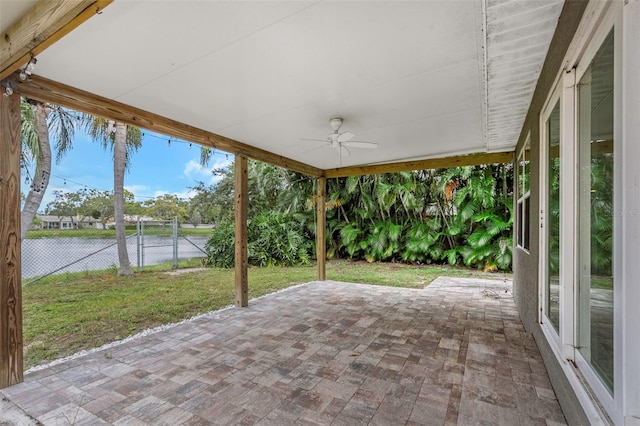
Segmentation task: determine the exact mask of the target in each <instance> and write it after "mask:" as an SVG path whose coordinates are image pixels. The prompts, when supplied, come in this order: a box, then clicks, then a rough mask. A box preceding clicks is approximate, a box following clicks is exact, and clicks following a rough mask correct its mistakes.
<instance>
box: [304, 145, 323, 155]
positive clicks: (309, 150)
mask: <svg viewBox="0 0 640 426" xmlns="http://www.w3.org/2000/svg"><path fill="white" fill-rule="evenodd" d="M324 148H326V146H324V145H318V146H316V147H313V148H309V149H305V150H304V151H302V154H308V153H310V152H313V151H318V150H320V149H324Z"/></svg>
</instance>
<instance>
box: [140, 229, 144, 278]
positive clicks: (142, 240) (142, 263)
mask: <svg viewBox="0 0 640 426" xmlns="http://www.w3.org/2000/svg"><path fill="white" fill-rule="evenodd" d="M140 263H141V265H140V268H142V269H144V220H141V221H140Z"/></svg>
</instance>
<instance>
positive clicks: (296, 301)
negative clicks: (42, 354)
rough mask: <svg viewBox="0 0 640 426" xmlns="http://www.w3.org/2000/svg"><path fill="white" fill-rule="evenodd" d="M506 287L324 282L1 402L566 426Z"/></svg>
mask: <svg viewBox="0 0 640 426" xmlns="http://www.w3.org/2000/svg"><path fill="white" fill-rule="evenodd" d="M505 289H508V290H509V291H510V283H508V282H507V283H504V282H502V281H490V280H478V279H464V278H456V279H454V278H439V279H438V280H436V281H435V282H434V283H432V284H431V285H430V286H428V287H427V288H425V289H422V290H411V289H401V288H390V287H381V286H371V285H360V284H344V283H337V282H331V281H328V282H312V283H309V284H305V285H303V286H298V287H294V288H291V289H288V290H285V291H282V292H279V293H276V294H272V295H269V296H266V297H263V298H260V299H257V300H253V301H251V303H250V307H249V308H248V309H235V308H230V309H225V310H222V311H218V312H215V313H211V314H208V315H206V316H203V317H199V318H197V319H195V320H193V321H189V322H186V323H182V324H179V325H176V326H173V327H170V328H168V329H165V330H162V331H158V332H155V333H151V334H149V335H146V336H144V337H140V338H136V339H133V340H131V341H128V342H125V343H123V344H120V345H116V346H113V347H110V348H107V349H103V350H100V351H97V352H93V353H91V354H88V355H85V356H82V357H77V358H75V359H72V360H69V361H65V362H63V363H58V364H55V365H51V366H49V367H47V368H44V369H41V370H38V371H34V372H31V373H29V374H27V375H26V377H25V382H24V383H21V384H19V385H16V386H12V387H10V388H7V389H4V390H2V391H1V393H3V394H4V395H6V397H8V398H9V399H10V400H11V401H12V402H13V403H15V404H17V405H18V406H19V407H21V408H22V409H23V410H25V411H26V412H27V413H28V414H30V415H31V416H33V417H35V418H37V419H38V420H39V421H41V422H42V423H44V424H46V425H49V424H51V425H58V424H60V425H64V424H76V425H97V424H107V423H109V424H119V425H125V424H126V425H136V424H140V425H142V424H153V425H178V424H190V425H195V424H260V425H267V424H270V425H288V424H309V425H313V424H319V425H323V424H333V425H355V424H376V425H402V424H407V425H442V424H447V425H453V424H459V425H468V424H499V425H514V424H533V425H545V424H547V425H551V424H563V423H564V417H563V415H562V411H561V410H560V407H559V405H558V403H557V401H556V398H555V395H554V392H553V390H552V388H551V385H550V383H549V379H548V376H547V373H546V370H545V368H544V365H543V364H542V360H541V358H540V354H539V352H538V349H537V347H536V345H535V342H534V341H533V339H532V337H531V336H530V335H529V334H527V333H526V332H525V331H524V329H523V327H522V325H521V322H520V319H519V317H518V314H517V311H516V307H515V305H514V302H513V299H512V297H511V295H510V293H509V292H505Z"/></svg>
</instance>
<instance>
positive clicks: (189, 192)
mask: <svg viewBox="0 0 640 426" xmlns="http://www.w3.org/2000/svg"><path fill="white" fill-rule="evenodd" d="M166 194H171V195H175V196H177V197H178V198H179V199H181V200H187V199H191V198H193V196H194V195H196V191H194V190H193V189H185V190H184V191H181V192H169V191H163V190H158V191H155V192H154V193H153V197H154V198H157V197H162V196H163V195H166Z"/></svg>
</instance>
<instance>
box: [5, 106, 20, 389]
mask: <svg viewBox="0 0 640 426" xmlns="http://www.w3.org/2000/svg"><path fill="white" fill-rule="evenodd" d="M21 262H22V260H21V252H20V96H19V95H12V96H0V389H1V388H6V387H8V386H11V385H15V384H16V383H20V382H22V381H23V375H22V373H23V371H22V370H23V359H22V282H21V279H22V278H21V266H22V264H21Z"/></svg>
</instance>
